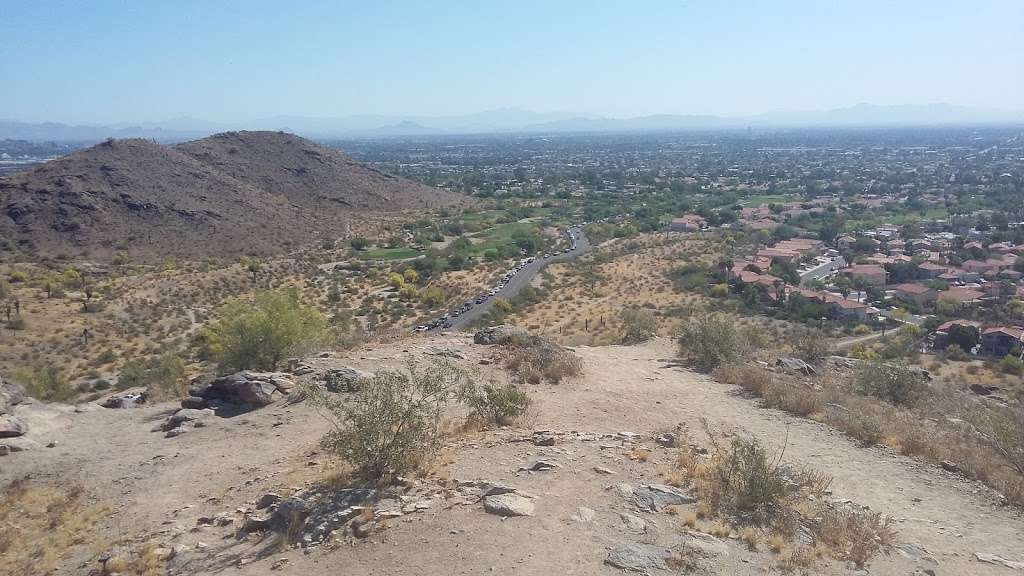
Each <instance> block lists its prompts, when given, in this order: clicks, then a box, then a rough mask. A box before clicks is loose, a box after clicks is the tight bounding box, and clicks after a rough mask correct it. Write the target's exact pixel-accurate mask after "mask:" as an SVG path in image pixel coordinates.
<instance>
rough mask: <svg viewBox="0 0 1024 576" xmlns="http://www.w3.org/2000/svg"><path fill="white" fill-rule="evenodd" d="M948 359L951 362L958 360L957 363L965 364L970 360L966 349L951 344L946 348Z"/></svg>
mask: <svg viewBox="0 0 1024 576" xmlns="http://www.w3.org/2000/svg"><path fill="white" fill-rule="evenodd" d="M946 358H948V359H950V360H956V361H957V362H963V361H965V360H968V357H967V353H966V352H964V349H963V348H961V347H959V346H957V345H956V344H950V345H949V346H948V347H947V348H946Z"/></svg>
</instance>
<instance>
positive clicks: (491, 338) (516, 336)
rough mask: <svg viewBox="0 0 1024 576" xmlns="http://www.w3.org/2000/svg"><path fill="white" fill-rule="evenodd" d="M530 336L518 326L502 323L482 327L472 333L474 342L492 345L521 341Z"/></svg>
mask: <svg viewBox="0 0 1024 576" xmlns="http://www.w3.org/2000/svg"><path fill="white" fill-rule="evenodd" d="M529 337H530V333H529V332H527V331H526V330H524V329H522V328H519V327H518V326H509V325H508V324H502V325H500V326H490V327H488V328H482V329H480V330H479V331H477V333H476V334H474V335H473V343H474V344H483V345H485V346H493V345H495V344H508V343H510V342H516V341H523V340H526V339H527V338H529Z"/></svg>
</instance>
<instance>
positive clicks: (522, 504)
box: [484, 493, 534, 517]
mask: <svg viewBox="0 0 1024 576" xmlns="http://www.w3.org/2000/svg"><path fill="white" fill-rule="evenodd" d="M484 510H486V511H487V512H488V513H490V514H496V515H498V516H505V517H508V516H533V512H534V505H533V502H531V501H530V500H529V499H527V498H524V497H522V496H520V495H518V494H513V493H508V494H495V495H492V496H486V497H484Z"/></svg>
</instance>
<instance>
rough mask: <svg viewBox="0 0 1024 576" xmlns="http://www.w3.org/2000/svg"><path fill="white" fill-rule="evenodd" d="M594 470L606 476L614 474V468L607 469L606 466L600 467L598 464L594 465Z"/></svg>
mask: <svg viewBox="0 0 1024 576" xmlns="http://www.w3.org/2000/svg"><path fill="white" fill-rule="evenodd" d="M594 472H597V473H598V474H605V475H608V476H611V475H612V474H615V471H614V470H609V469H608V468H602V467H600V466H594Z"/></svg>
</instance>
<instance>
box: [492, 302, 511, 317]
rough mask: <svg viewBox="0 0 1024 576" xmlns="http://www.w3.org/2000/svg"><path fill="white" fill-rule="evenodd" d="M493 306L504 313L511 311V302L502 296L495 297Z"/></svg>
mask: <svg viewBox="0 0 1024 576" xmlns="http://www.w3.org/2000/svg"><path fill="white" fill-rule="evenodd" d="M494 308H495V309H497V310H499V311H501V312H504V313H505V314H508V313H509V312H511V311H512V304H511V303H510V302H509V301H508V300H505V299H504V298H495V299H494Z"/></svg>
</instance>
